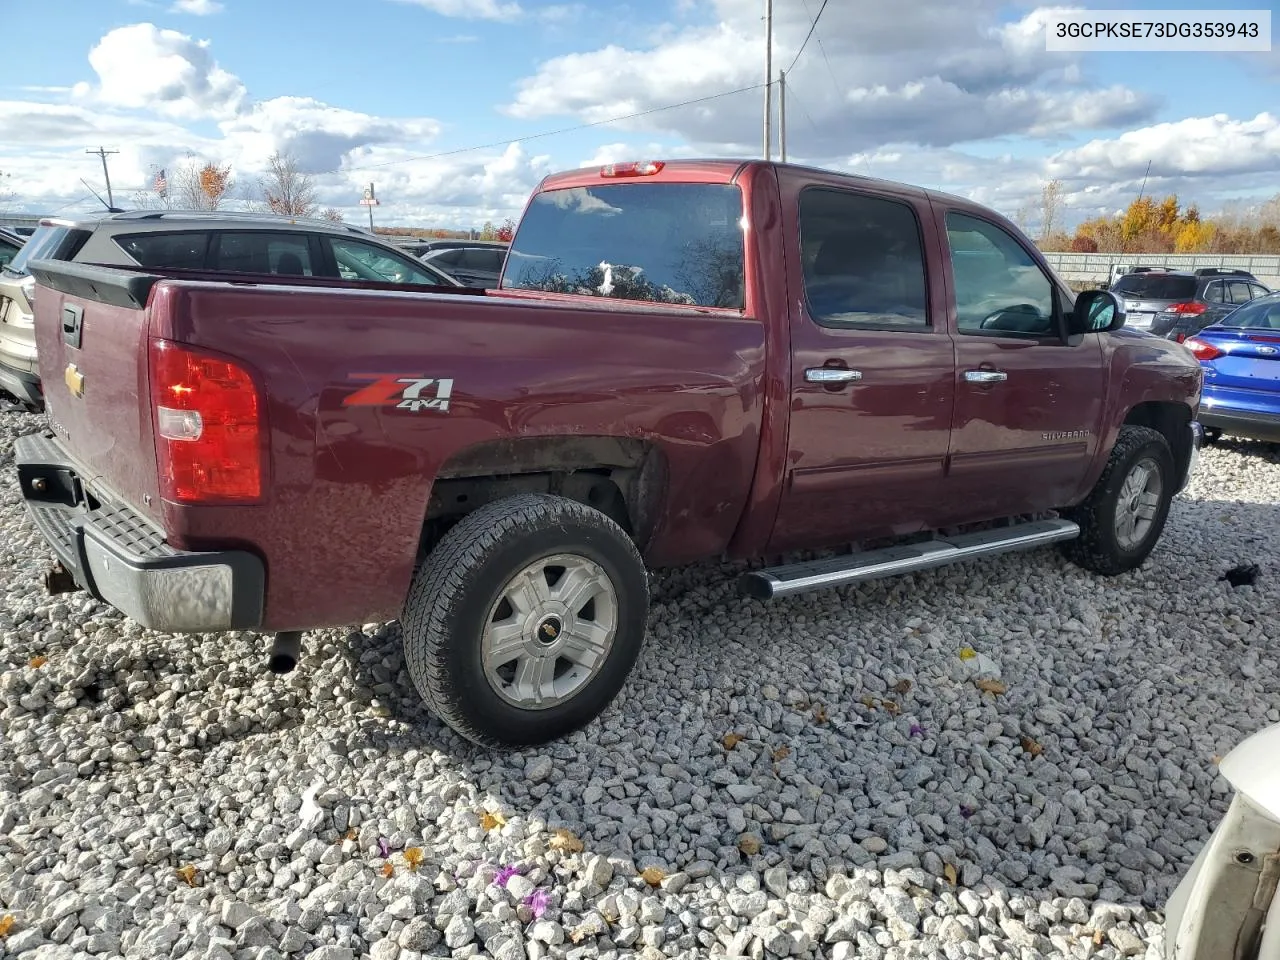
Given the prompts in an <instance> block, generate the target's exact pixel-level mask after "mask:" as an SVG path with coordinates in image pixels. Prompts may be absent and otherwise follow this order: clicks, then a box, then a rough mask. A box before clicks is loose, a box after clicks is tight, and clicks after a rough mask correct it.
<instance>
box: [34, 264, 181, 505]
mask: <svg viewBox="0 0 1280 960" xmlns="http://www.w3.org/2000/svg"><path fill="white" fill-rule="evenodd" d="M29 268H30V270H31V273H32V275H33V276H34V277H35V278H36V283H37V288H36V297H35V305H34V306H35V328H36V351H37V356H38V359H39V364H40V378H41V380H42V381H43V386H44V397H45V406H46V410H47V412H48V416H49V423H50V426H51V427H52V428H53V430H54V432H55V434H57V436H58V438H59V439H60V440H61V441H62V443H63V445H64V446H65V447H66V450H67V452H68V453H69V454H70V456H71V458H72V459H73V460H74V461H76V463H77V466H78V467H80V468H81V469H82V470H83V477H82V479H83V480H85V481H86V482H87V483H88V484H89V485H90V486H97V487H99V488H102V489H103V490H104V491H108V492H110V493H112V494H114V495H115V496H116V497H119V498H120V499H122V500H124V501H125V502H126V503H127V504H129V505H130V506H132V507H133V508H134V509H135V510H137V511H138V512H140V513H142V514H144V515H145V516H147V517H149V518H150V519H152V520H153V521H155V522H157V523H159V521H160V496H159V479H158V476H157V469H156V449H155V440H154V435H153V433H152V429H151V403H150V399H149V397H148V393H147V339H148V323H149V315H148V312H147V299H148V297H149V295H150V292H151V288H152V286H153V285H154V284H155V282H156V281H157V279H159V278H157V277H154V276H148V275H146V274H137V273H130V272H128V271H123V270H111V269H107V268H102V267H93V266H88V265H85V264H78V263H67V262H58V261H49V260H41V261H34V262H32V263H31V264H30V267H29Z"/></svg>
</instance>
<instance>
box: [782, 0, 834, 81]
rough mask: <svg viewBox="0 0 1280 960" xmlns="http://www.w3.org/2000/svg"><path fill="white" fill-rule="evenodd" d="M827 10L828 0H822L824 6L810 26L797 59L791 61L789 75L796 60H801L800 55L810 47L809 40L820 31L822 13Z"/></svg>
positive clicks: (788, 68)
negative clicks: (815, 32) (815, 31)
mask: <svg viewBox="0 0 1280 960" xmlns="http://www.w3.org/2000/svg"><path fill="white" fill-rule="evenodd" d="M825 9H827V0H822V6H820V7H819V8H818V15H817V16H816V17H814V18H813V23H811V24H809V32H808V33H807V34H805V37H804V43H802V44H800V49H799V50H797V51H796V59H795V60H792V61H791V66H789V67H787V73H790V72H791V71H792V70H793V69H794V68H795V65H796V60H799V59H800V54H802V53H804V48H805V47H807V46H808V45H809V38H810V37H812V36H813V31H814V30H817V29H818V21H819V20H821V19H822V11H823V10H825Z"/></svg>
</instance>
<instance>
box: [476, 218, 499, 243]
mask: <svg viewBox="0 0 1280 960" xmlns="http://www.w3.org/2000/svg"><path fill="white" fill-rule="evenodd" d="M497 238H498V228H497V227H495V226H494V225H493V221H492V220H486V221H485V222H484V226H483V227H481V228H480V239H481V240H496V239H497Z"/></svg>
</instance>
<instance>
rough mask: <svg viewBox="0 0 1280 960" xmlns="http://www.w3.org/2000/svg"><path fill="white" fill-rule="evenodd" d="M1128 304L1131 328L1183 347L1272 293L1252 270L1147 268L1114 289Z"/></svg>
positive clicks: (1124, 277)
mask: <svg viewBox="0 0 1280 960" xmlns="http://www.w3.org/2000/svg"><path fill="white" fill-rule="evenodd" d="M1111 291H1112V292H1113V293H1115V294H1116V295H1117V296H1119V297H1121V298H1122V299H1123V300H1124V307H1125V314H1126V317H1125V324H1124V325H1125V326H1126V327H1130V328H1132V329H1135V330H1146V331H1148V332H1150V333H1153V334H1155V335H1156V336H1157V337H1164V338H1165V339H1166V340H1177V341H1178V342H1179V343H1181V342H1182V341H1183V340H1185V339H1186V338H1187V337H1189V336H1192V335H1193V334H1196V333H1199V332H1200V331H1201V330H1203V329H1204V328H1205V327H1207V326H1209V325H1210V324H1212V323H1217V322H1218V321H1219V320H1221V319H1222V318H1223V317H1225V316H1226V315H1227V314H1229V313H1231V311H1233V310H1235V308H1236V307H1238V306H1239V305H1240V304H1242V303H1248V302H1249V301H1250V300H1253V299H1255V298H1256V297H1260V296H1262V295H1263V294H1266V293H1270V292H1271V291H1270V290H1268V289H1267V288H1266V287H1264V286H1263V285H1262V284H1260V283H1259V282H1258V281H1257V279H1255V278H1254V276H1253V274H1251V273H1249V272H1248V271H1247V270H1227V269H1223V268H1221V267H1206V268H1204V269H1201V270H1195V271H1190V272H1187V271H1178V270H1144V271H1142V272H1141V273H1138V272H1135V273H1130V274H1126V275H1125V276H1123V277H1121V278H1120V279H1119V280H1117V281H1116V282H1115V283H1114V284H1112V285H1111Z"/></svg>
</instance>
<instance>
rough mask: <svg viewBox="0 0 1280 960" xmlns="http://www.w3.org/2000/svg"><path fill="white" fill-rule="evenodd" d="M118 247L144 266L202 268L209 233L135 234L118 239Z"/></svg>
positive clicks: (171, 268)
mask: <svg viewBox="0 0 1280 960" xmlns="http://www.w3.org/2000/svg"><path fill="white" fill-rule="evenodd" d="M115 241H116V246H118V247H119V248H120V249H121V250H123V251H124V252H125V253H127V254H128V255H129V256H130V257H131V258H132V259H133V261H134V262H135V263H137V264H138V265H139V266H142V267H156V268H157V269H169V270H202V269H204V261H205V255H206V253H207V252H208V249H209V234H207V233H205V232H204V231H193V232H187V233H135V234H129V235H125V236H119V237H116V238H115Z"/></svg>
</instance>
